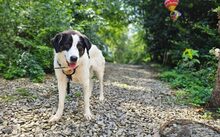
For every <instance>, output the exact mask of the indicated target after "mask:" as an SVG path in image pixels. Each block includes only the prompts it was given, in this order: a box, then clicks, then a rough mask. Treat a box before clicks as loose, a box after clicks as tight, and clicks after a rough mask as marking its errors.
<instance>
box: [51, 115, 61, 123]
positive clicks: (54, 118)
mask: <svg viewBox="0 0 220 137" xmlns="http://www.w3.org/2000/svg"><path fill="white" fill-rule="evenodd" d="M60 118H61V116H57V115H52V116H51V117H50V119H49V122H56V121H58V120H59V119H60Z"/></svg>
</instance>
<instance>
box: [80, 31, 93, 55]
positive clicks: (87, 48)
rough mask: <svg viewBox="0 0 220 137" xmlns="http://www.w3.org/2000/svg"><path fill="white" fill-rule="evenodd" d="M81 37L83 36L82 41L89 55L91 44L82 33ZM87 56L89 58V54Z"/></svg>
mask: <svg viewBox="0 0 220 137" xmlns="http://www.w3.org/2000/svg"><path fill="white" fill-rule="evenodd" d="M82 38H83V43H84V45H85V48H86V51H87V54H88V56H89V50H90V48H91V46H92V44H91V42H90V40H89V39H88V38H87V37H86V36H85V35H83V36H82ZM89 58H90V56H89Z"/></svg>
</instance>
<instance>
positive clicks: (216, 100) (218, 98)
mask: <svg viewBox="0 0 220 137" xmlns="http://www.w3.org/2000/svg"><path fill="white" fill-rule="evenodd" d="M217 12H218V20H219V21H218V32H219V34H220V7H219V8H218V10H217ZM216 52H218V54H217V55H218V59H219V62H218V69H217V76H216V82H215V87H214V89H213V92H212V96H211V99H210V102H209V104H208V108H214V109H217V108H220V56H219V52H220V51H219V49H218V50H217V51H216Z"/></svg>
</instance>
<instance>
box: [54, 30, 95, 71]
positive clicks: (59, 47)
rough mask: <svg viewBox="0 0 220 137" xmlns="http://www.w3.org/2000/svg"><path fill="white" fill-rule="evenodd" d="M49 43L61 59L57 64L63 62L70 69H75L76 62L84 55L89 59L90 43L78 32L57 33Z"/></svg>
mask: <svg viewBox="0 0 220 137" xmlns="http://www.w3.org/2000/svg"><path fill="white" fill-rule="evenodd" d="M51 42H52V45H53V47H54V49H55V52H56V54H59V56H61V58H62V59H59V60H62V61H61V62H59V63H64V62H65V63H66V64H67V65H68V66H69V67H70V68H72V69H74V68H76V66H77V62H78V60H79V59H80V57H82V56H83V55H84V54H88V57H89V49H90V48H91V43H90V41H89V39H88V38H87V37H86V36H85V35H83V34H81V33H80V32H77V31H73V30H68V31H64V32H61V33H58V34H57V35H56V36H55V37H54V38H53V39H52V40H51ZM85 52H86V53H85ZM64 60H65V61H64ZM61 65H62V64H61Z"/></svg>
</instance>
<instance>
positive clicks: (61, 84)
mask: <svg viewBox="0 0 220 137" xmlns="http://www.w3.org/2000/svg"><path fill="white" fill-rule="evenodd" d="M57 80H58V90H59V104H58V109H57V112H56V114H55V115H52V116H51V118H50V120H49V122H54V121H58V120H59V119H60V118H61V116H62V114H63V109H64V100H65V96H66V88H67V78H66V76H65V75H59V77H57Z"/></svg>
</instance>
